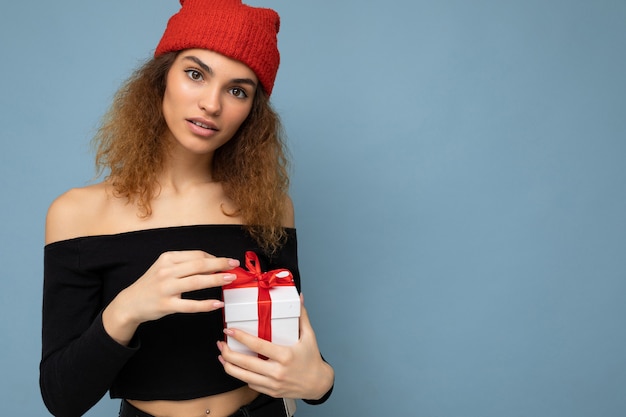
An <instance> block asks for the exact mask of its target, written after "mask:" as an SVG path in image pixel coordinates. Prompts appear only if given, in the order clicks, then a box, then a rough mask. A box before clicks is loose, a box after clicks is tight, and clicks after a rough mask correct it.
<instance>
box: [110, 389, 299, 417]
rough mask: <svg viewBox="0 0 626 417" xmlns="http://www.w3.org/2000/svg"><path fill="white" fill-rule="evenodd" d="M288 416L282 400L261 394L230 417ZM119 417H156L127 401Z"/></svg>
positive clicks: (121, 407)
mask: <svg viewBox="0 0 626 417" xmlns="http://www.w3.org/2000/svg"><path fill="white" fill-rule="evenodd" d="M286 415H287V412H286V411H285V404H284V402H283V400H282V398H272V397H270V396H268V395H265V394H260V395H259V396H258V397H256V399H255V400H254V401H252V402H251V403H250V404H248V405H244V406H243V407H241V408H240V409H239V410H237V411H236V412H235V413H234V414H231V415H230V416H229V417H284V416H286ZM119 417H154V416H153V415H152V414H148V413H146V412H144V411H141V410H140V409H138V408H136V407H134V406H133V405H132V404H130V403H129V402H128V401H126V400H122V405H121V406H120V414H119Z"/></svg>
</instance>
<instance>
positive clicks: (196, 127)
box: [187, 119, 219, 136]
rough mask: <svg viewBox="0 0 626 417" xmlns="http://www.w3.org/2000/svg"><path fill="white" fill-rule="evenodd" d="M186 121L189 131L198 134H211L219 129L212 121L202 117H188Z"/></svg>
mask: <svg viewBox="0 0 626 417" xmlns="http://www.w3.org/2000/svg"><path fill="white" fill-rule="evenodd" d="M187 123H188V124H189V127H190V129H191V131H192V132H193V133H195V134H197V135H200V136H211V135H214V134H215V133H217V132H219V129H218V128H217V126H215V124H214V123H213V122H210V121H208V120H203V119H188V120H187Z"/></svg>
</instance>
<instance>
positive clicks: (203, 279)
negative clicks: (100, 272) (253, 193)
mask: <svg viewBox="0 0 626 417" xmlns="http://www.w3.org/2000/svg"><path fill="white" fill-rule="evenodd" d="M236 266H239V261H238V260H236V259H229V258H216V257H215V256H213V255H211V254H208V253H206V252H202V251H196V250H191V251H177V252H165V253H163V254H162V255H161V256H159V258H158V259H157V260H156V262H155V263H154V264H152V266H151V267H150V268H149V269H148V270H147V271H146V273H145V274H143V275H142V276H141V277H140V278H139V279H138V280H137V281H135V282H134V283H133V284H132V285H130V286H129V287H128V288H126V289H125V290H123V291H122V292H120V293H119V294H118V295H117V297H115V298H114V299H113V301H111V303H110V304H109V305H108V306H107V307H106V308H105V309H104V311H103V313H102V322H103V324H104V329H105V330H106V332H107V333H108V334H109V335H110V336H111V337H112V338H113V339H114V340H116V341H117V342H118V343H120V344H123V345H128V343H129V342H130V340H131V339H132V337H133V335H134V334H135V330H136V329H137V326H139V325H140V324H141V323H143V322H146V321H150V320H156V319H159V318H161V317H164V316H167V315H169V314H173V313H199V312H209V311H213V310H217V309H218V308H222V307H223V306H224V303H223V302H222V301H221V300H190V299H184V298H182V294H183V293H186V292H190V291H195V290H201V289H205V288H212V287H219V286H222V285H226V284H229V283H231V282H232V281H234V279H235V278H236V276H235V275H234V274H231V273H224V272H221V271H227V270H230V269H232V268H234V267H236Z"/></svg>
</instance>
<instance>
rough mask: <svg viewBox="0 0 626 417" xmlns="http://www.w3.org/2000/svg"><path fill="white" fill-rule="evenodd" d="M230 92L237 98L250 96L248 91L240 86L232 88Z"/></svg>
mask: <svg viewBox="0 0 626 417" xmlns="http://www.w3.org/2000/svg"><path fill="white" fill-rule="evenodd" d="M230 92H231V93H232V95H234V96H235V97H237V98H246V97H248V95H247V94H246V91H245V90H244V89H243V88H239V87H235V88H231V90H230Z"/></svg>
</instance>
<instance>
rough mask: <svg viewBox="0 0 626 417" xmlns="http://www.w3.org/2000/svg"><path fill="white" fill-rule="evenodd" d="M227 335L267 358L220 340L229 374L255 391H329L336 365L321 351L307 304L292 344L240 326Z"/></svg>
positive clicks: (292, 394) (290, 394)
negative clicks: (243, 351) (298, 336)
mask: <svg viewBox="0 0 626 417" xmlns="http://www.w3.org/2000/svg"><path fill="white" fill-rule="evenodd" d="M224 332H225V333H226V334H227V335H228V337H232V338H234V339H235V340H237V341H238V342H240V343H242V344H244V345H246V346H247V347H248V348H249V349H250V350H252V351H253V352H257V353H259V354H261V355H263V356H265V357H266V358H267V359H260V358H258V357H256V356H250V355H246V354H244V353H240V352H235V351H233V350H231V349H230V348H229V347H228V345H227V344H226V343H225V342H221V341H220V342H218V343H217V345H218V348H219V350H220V352H221V355H220V356H219V360H220V362H221V363H222V365H223V366H224V370H225V371H226V373H228V374H229V375H231V376H233V377H235V378H237V379H240V380H242V381H244V382H246V383H247V384H248V386H250V388H252V389H254V390H255V391H258V392H261V393H264V394H267V395H269V396H271V397H275V398H280V397H283V398H301V399H307V400H317V399H319V398H321V397H322V396H324V394H326V393H327V392H328V390H330V388H331V387H332V385H333V381H334V371H333V368H332V367H331V366H330V365H329V364H327V363H326V362H325V361H324V360H323V359H322V355H321V354H320V351H319V348H318V346H317V340H316V338H315V332H314V331H313V328H312V327H311V322H310V321H309V316H308V314H307V311H306V309H305V308H304V305H302V311H301V313H300V339H299V340H298V342H297V343H296V344H295V345H293V346H280V345H276V344H273V343H271V342H268V341H266V340H263V339H260V338H258V337H255V336H252V335H250V334H248V333H246V332H244V331H241V330H237V329H225V330H224Z"/></svg>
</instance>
